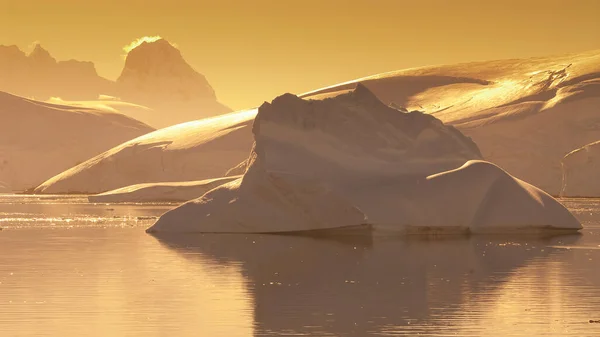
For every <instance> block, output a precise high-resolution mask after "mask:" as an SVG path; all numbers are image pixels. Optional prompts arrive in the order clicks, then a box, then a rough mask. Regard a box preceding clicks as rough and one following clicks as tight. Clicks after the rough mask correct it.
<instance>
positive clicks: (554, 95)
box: [303, 51, 600, 194]
mask: <svg viewBox="0 0 600 337" xmlns="http://www.w3.org/2000/svg"><path fill="white" fill-rule="evenodd" d="M358 82H360V83H362V84H364V85H365V86H367V87H368V88H369V89H371V90H372V91H373V92H374V93H375V94H376V95H377V97H379V98H380V99H381V100H382V101H383V102H385V103H387V104H394V105H397V106H402V107H406V108H407V109H409V110H413V109H418V110H421V111H424V112H426V113H428V114H432V115H434V116H435V117H437V118H439V119H440V120H442V121H443V122H444V123H448V124H451V125H454V126H456V127H457V128H458V129H459V130H461V131H462V132H463V133H464V134H465V135H467V136H470V137H471V138H473V140H474V141H475V143H477V145H478V146H479V148H480V149H481V151H482V154H483V157H484V158H486V160H489V161H491V162H494V163H496V164H498V165H500V166H502V167H503V168H504V169H506V170H507V171H508V172H510V173H511V174H513V175H515V176H516V177H519V178H521V179H524V180H526V181H528V182H531V183H532V184H534V185H536V186H538V187H540V188H542V189H544V190H546V191H547V192H549V193H553V194H558V192H559V191H560V186H561V167H560V161H561V159H562V158H563V156H564V155H566V154H567V153H569V152H570V151H572V150H574V149H577V148H579V147H581V146H584V145H585V144H588V143H590V142H593V141H595V140H597V139H600V114H599V113H598V112H599V111H600V110H599V107H600V51H593V52H588V53H582V54H575V55H565V56H556V57H546V58H531V59H515V60H500V61H487V62H476V63H465V64H457V65H446V66H432V67H423V68H416V69H408V70H401V71H396V72H390V73H385V74H380V75H375V76H371V77H366V78H361V79H358V80H355V81H351V82H348V83H342V84H340V85H335V86H332V87H329V88H325V89H320V90H316V91H314V92H311V93H308V94H305V95H303V97H305V98H312V99H321V98H324V97H332V96H335V95H338V94H340V93H344V92H347V91H348V90H351V89H352V88H354V87H355V86H356V83H358Z"/></svg>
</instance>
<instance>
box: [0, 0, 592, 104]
mask: <svg viewBox="0 0 600 337" xmlns="http://www.w3.org/2000/svg"><path fill="white" fill-rule="evenodd" d="M599 18H600V0H598V1H596V0H563V1H558V0H520V1H516V0H515V1H513V0H496V1H493V0H477V1H474V0H447V1H444V0H395V1H393V0H364V1H357V0H346V1H341V0H318V1H316V0H305V1H295V0H268V1H267V0H237V1H233V0H212V1H205V0H167V1H159V0H96V1H94V0H0V44H5V45H11V44H16V45H18V46H19V47H21V49H24V50H27V49H28V48H29V46H30V45H32V43H33V42H35V41H39V42H41V44H42V45H43V46H44V47H45V48H46V49H48V50H49V51H50V52H51V54H53V55H54V56H55V57H56V58H57V59H59V60H62V59H71V58H75V59H78V60H82V61H93V62H94V63H95V64H96V68H97V70H98V72H99V73H100V75H102V76H105V77H107V78H111V79H116V77H117V76H118V75H119V73H120V70H121V68H122V67H123V58H122V54H123V50H122V48H123V46H125V45H127V44H128V43H130V42H131V41H132V40H134V39H136V38H139V37H141V36H146V35H148V36H151V35H160V36H163V37H164V38H166V39H167V40H169V41H171V42H172V43H175V44H177V45H178V46H179V48H180V49H181V51H182V53H183V55H184V57H185V58H186V59H187V61H188V62H189V63H190V64H191V65H192V66H194V68H196V70H198V71H199V72H201V73H202V74H204V75H205V76H206V77H207V79H208V81H209V82H210V83H211V84H212V86H213V87H214V88H215V90H216V92H217V96H218V98H219V99H220V100H221V101H222V102H224V103H225V104H227V105H229V106H231V107H232V108H234V109H241V108H245V107H251V106H254V105H257V104H260V103H261V102H262V101H265V100H271V99H272V98H273V97H274V96H276V95H278V94H281V93H283V92H294V93H302V92H305V91H309V90H312V89H316V88H319V87H322V86H326V85H331V84H335V83H338V82H342V81H346V80H351V79H354V78H358V77H362V76H366V75H371V74H375V73H380V72H385V71H391V70H398V69H402V68H408V67H415V66H422V65H429V64H443V63H456V62H462V61H474V60H487V59H498V58H513V57H528V56H537V55H547V54H557V53H569V52H578V51H584V50H590V49H600V19H599Z"/></svg>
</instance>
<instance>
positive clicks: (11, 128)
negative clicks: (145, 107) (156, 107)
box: [0, 92, 153, 191]
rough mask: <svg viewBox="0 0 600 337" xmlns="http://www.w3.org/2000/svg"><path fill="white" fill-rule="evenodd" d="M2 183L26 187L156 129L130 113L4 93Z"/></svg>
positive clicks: (0, 104) (0, 100)
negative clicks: (125, 114)
mask: <svg viewBox="0 0 600 337" xmlns="http://www.w3.org/2000/svg"><path fill="white" fill-rule="evenodd" d="M0 121H2V122H1V123H0V182H1V183H0V185H4V188H3V189H4V190H5V191H6V190H8V191H21V190H25V189H27V188H31V187H35V186H37V185H38V184H40V183H41V182H43V181H44V180H46V179H48V178H50V177H52V176H53V175H55V174H57V173H59V172H62V171H64V170H66V169H68V168H69V167H72V166H73V165H76V164H78V163H80V162H83V161H85V160H87V159H88V158H90V157H93V156H95V155H97V154H98V153H101V152H103V151H106V150H108V149H110V148H111V147H113V146H115V145H117V144H120V143H122V142H124V141H126V140H128V139H131V138H135V137H138V136H140V135H143V134H145V133H148V132H151V131H153V129H152V128H151V127H149V126H148V125H146V124H143V123H141V122H139V121H137V120H134V119H132V118H130V117H127V116H124V115H121V114H118V113H110V112H104V111H100V110H94V109H85V108H79V107H72V106H66V105H57V104H49V103H43V102H38V101H34V100H30V99H26V98H22V97H18V96H14V95H11V94H7V93H4V92H0Z"/></svg>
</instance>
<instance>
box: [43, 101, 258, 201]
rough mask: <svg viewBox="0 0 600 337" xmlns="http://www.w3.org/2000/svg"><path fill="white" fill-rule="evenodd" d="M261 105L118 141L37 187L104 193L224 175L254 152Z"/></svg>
mask: <svg viewBox="0 0 600 337" xmlns="http://www.w3.org/2000/svg"><path fill="white" fill-rule="evenodd" d="M255 115H256V110H248V111H242V112H237V113H231V114H226V115H222V116H219V117H214V118H209V119H203V120H198V121H193V122H187V123H182V124H178V125H174V126H171V127H168V128H164V129H160V130H157V131H155V132H152V133H149V134H146V135H144V136H142V137H138V138H136V139H132V140H130V141H128V142H125V143H123V144H121V145H119V146H116V147H114V148H112V149H110V150H108V151H106V152H104V153H102V154H100V155H98V156H96V157H94V158H91V159H90V160H88V161H86V162H83V163H81V164H80V165H77V166H75V167H73V168H71V169H69V170H67V171H65V172H63V173H61V174H59V175H57V176H55V177H52V178H51V179H49V180H47V181H46V182H44V183H43V184H41V185H40V186H38V187H37V188H36V189H35V192H36V193H50V194H52V193H70V192H81V193H86V194H96V193H102V192H106V191H110V190H114V189H117V188H121V187H126V186H129V185H135V184H141V183H152V182H178V181H198V180H204V179H210V178H215V177H221V176H223V175H224V174H225V173H226V172H227V170H229V169H230V168H231V167H233V166H235V165H237V164H238V163H240V162H241V161H242V160H243V159H244V158H247V157H248V154H249V153H250V149H251V147H252V132H251V130H250V126H251V124H252V120H253V119H254V116H255Z"/></svg>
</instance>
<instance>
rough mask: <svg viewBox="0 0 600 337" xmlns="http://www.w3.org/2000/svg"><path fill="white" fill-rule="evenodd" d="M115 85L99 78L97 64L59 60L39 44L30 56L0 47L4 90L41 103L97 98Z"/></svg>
mask: <svg viewBox="0 0 600 337" xmlns="http://www.w3.org/2000/svg"><path fill="white" fill-rule="evenodd" d="M111 87H112V85H111V82H110V81H109V80H107V79H104V78H102V77H100V76H98V74H97V72H96V68H95V67H94V64H93V63H91V62H81V61H76V60H69V61H57V60H56V59H55V58H53V57H52V56H51V55H50V53H49V52H48V51H47V50H45V49H44V48H42V46H41V45H39V44H38V45H36V46H35V48H34V49H33V51H32V52H31V53H30V54H29V55H26V54H25V53H24V52H22V51H21V50H19V48H18V47H16V46H0V90H2V91H6V92H10V93H13V94H15V95H19V96H25V97H29V98H33V99H37V100H42V101H44V100H48V99H50V98H51V97H61V98H63V99H83V100H88V99H96V98H97V97H98V95H99V94H101V93H108V92H110V91H111V90H112V88H111Z"/></svg>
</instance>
